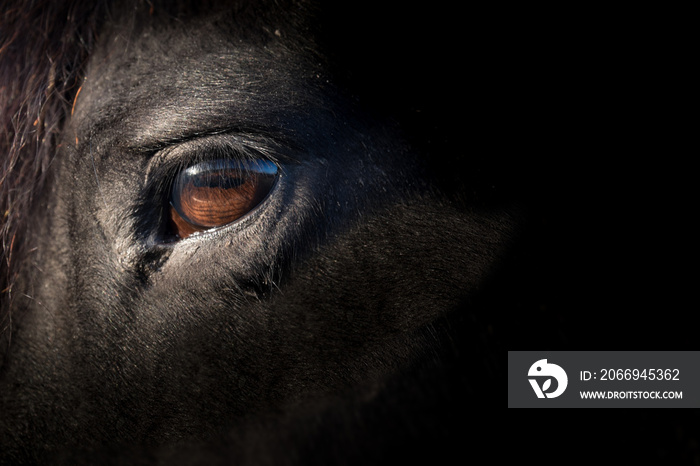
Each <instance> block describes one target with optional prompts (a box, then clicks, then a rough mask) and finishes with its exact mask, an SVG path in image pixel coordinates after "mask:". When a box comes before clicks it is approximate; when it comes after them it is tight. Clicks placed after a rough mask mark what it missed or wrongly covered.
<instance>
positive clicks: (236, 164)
mask: <svg viewBox="0 0 700 466" xmlns="http://www.w3.org/2000/svg"><path fill="white" fill-rule="evenodd" d="M276 178H277V166H276V165H275V164H273V163H272V162H268V161H262V160H255V161H254V160H248V161H245V160H244V161H235V160H216V161H213V162H202V163H198V164H196V165H193V166H191V167H189V168H187V169H185V170H182V171H181V172H180V173H179V174H178V175H177V178H176V179H175V182H174V183H173V188H172V192H171V194H170V218H171V220H172V224H173V227H174V231H175V232H176V233H177V235H178V236H179V237H180V238H187V237H188V236H190V235H191V234H193V233H196V232H199V231H204V230H208V229H210V228H216V227H220V226H224V225H227V224H229V223H231V222H234V221H236V220H238V219H239V218H241V217H243V216H244V215H245V214H247V213H248V212H250V211H251V210H253V209H254V208H255V207H256V206H257V205H258V204H260V203H261V202H262V201H263V199H265V197H266V196H267V194H268V193H269V192H270V190H271V189H272V186H273V185H274V183H275V179H276Z"/></svg>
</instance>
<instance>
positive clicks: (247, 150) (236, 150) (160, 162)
mask: <svg viewBox="0 0 700 466" xmlns="http://www.w3.org/2000/svg"><path fill="white" fill-rule="evenodd" d="M286 147H287V146H286V145H285V146H284V147H282V146H281V144H280V143H279V142H278V141H276V140H275V139H272V138H269V137H266V136H259V135H244V136H243V135H232V134H226V133H224V134H216V135H209V136H204V137H201V138H196V139H190V140H187V141H184V142H181V143H178V144H174V145H172V146H168V147H166V148H164V149H161V150H159V151H158V152H156V153H155V154H153V156H152V157H151V159H150V160H149V162H148V165H147V167H146V173H145V176H144V186H146V185H148V183H149V182H150V178H151V175H152V173H153V172H158V171H160V169H161V168H162V167H165V166H177V167H179V169H181V170H182V169H185V168H187V167H189V166H191V165H194V164H196V163H199V162H202V161H205V160H214V159H222V158H231V157H236V158H239V159H247V160H256V159H263V160H268V161H270V162H273V163H274V164H275V165H277V166H278V167H279V168H280V170H282V168H283V164H284V163H290V162H291V163H295V162H298V160H296V159H295V158H293V157H290V156H289V155H285V152H287V151H286V150H284V149H285V148H286Z"/></svg>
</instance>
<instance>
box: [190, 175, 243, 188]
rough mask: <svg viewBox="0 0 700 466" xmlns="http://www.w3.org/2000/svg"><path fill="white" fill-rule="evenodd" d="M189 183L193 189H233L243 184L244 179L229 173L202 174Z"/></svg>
mask: <svg viewBox="0 0 700 466" xmlns="http://www.w3.org/2000/svg"><path fill="white" fill-rule="evenodd" d="M191 182H192V185H193V186H194V187H195V188H219V189H234V188H238V187H239V186H241V185H242V184H243V183H245V179H244V177H243V176H240V174H235V173H231V172H227V173H203V174H201V175H199V176H195V177H193V180H192V181H191Z"/></svg>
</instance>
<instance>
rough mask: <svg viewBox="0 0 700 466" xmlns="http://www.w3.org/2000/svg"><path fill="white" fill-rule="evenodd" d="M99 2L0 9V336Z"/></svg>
mask: <svg viewBox="0 0 700 466" xmlns="http://www.w3.org/2000/svg"><path fill="white" fill-rule="evenodd" d="M102 6H103V2H99V1H98V2H95V1H86V0H73V1H55V0H51V1H47V0H44V1H38V0H35V1H25V0H8V1H5V2H4V4H3V12H2V15H0V154H1V155H0V157H1V160H0V243H1V249H0V254H2V257H0V291H1V293H0V336H1V335H3V334H4V333H8V332H7V330H9V328H10V326H11V322H12V321H11V314H10V307H11V303H12V285H13V281H14V277H15V275H16V273H17V269H18V264H19V260H18V259H19V256H20V254H21V253H22V249H24V246H23V244H22V243H23V242H22V241H21V239H22V238H23V236H24V232H25V231H26V229H27V225H28V221H29V213H30V209H31V205H32V202H33V200H34V199H35V198H36V197H37V195H38V193H39V192H40V191H41V190H42V187H43V185H44V182H45V179H46V175H47V171H48V168H49V166H50V165H51V162H52V160H53V158H54V156H55V150H56V147H57V144H58V137H59V134H60V132H61V128H62V125H63V122H64V121H65V119H66V116H67V115H69V113H70V111H71V106H72V102H73V99H74V98H75V97H76V95H77V93H78V92H79V90H80V85H81V72H82V71H83V67H84V64H85V62H86V60H87V57H88V55H89V53H90V50H91V48H92V46H93V43H94V41H95V30H96V23H97V19H98V17H99V11H100V10H101V8H102Z"/></svg>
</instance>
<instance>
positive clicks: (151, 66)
mask: <svg viewBox="0 0 700 466" xmlns="http://www.w3.org/2000/svg"><path fill="white" fill-rule="evenodd" d="M241 21H246V20H245V18H243V19H237V18H236V17H235V15H230V14H221V13H218V14H215V15H211V16H210V17H204V18H202V17H198V18H195V19H192V20H191V21H183V20H181V19H177V20H173V21H171V22H167V21H163V20H160V21H153V22H152V23H148V22H146V23H145V24H144V25H141V26H140V27H139V28H134V27H133V26H129V25H128V24H127V25H119V24H114V25H112V27H111V28H110V33H109V34H105V37H104V38H103V39H102V40H101V42H100V43H99V44H98V47H97V49H96V50H95V53H94V54H93V56H92V58H91V61H90V63H89V67H88V71H87V73H86V76H85V81H84V83H83V86H82V89H81V92H80V93H79V94H78V96H77V97H76V101H75V103H74V106H73V109H74V115H73V121H74V128H76V131H77V132H78V133H82V134H91V135H94V134H95V133H96V132H98V131H102V132H105V131H103V130H104V129H105V128H108V129H111V131H106V133H108V134H110V135H111V137H112V138H117V139H120V138H121V139H124V141H126V142H127V143H128V144H129V145H134V146H147V145H149V144H150V143H155V142H156V141H161V140H168V139H177V138H179V137H183V136H185V135H187V134H196V133H197V132H206V131H209V130H214V129H216V128H219V127H226V126H236V125H239V126H244V127H245V126H264V125H269V124H270V123H271V122H289V121H297V122H298V121H299V120H300V118H301V119H303V115H305V114H308V113H309V107H313V106H316V107H323V106H324V105H325V103H324V102H325V99H324V98H323V97H322V94H323V91H322V89H324V88H328V87H330V86H329V85H328V81H327V79H325V77H324V73H323V71H322V69H321V67H320V65H319V64H318V62H319V60H318V58H317V56H316V54H315V52H314V51H313V50H312V48H311V47H310V46H308V45H305V41H306V39H305V37H304V36H303V34H300V33H298V32H296V31H295V30H294V29H293V27H291V26H290V25H289V23H288V22H287V23H284V24H281V25H279V26H280V27H277V26H278V24H275V22H274V21H268V22H256V23H255V24H253V25H251V24H242V23H241ZM116 128H118V129H119V130H118V131H117V130H116Z"/></svg>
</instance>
